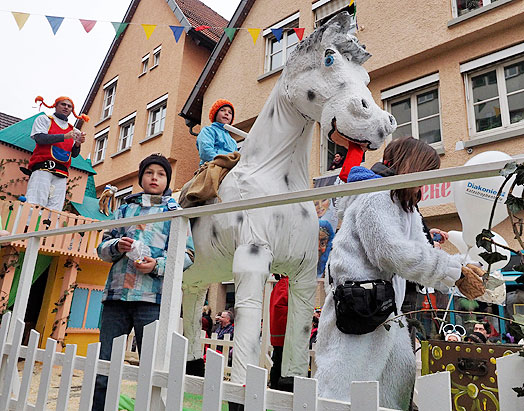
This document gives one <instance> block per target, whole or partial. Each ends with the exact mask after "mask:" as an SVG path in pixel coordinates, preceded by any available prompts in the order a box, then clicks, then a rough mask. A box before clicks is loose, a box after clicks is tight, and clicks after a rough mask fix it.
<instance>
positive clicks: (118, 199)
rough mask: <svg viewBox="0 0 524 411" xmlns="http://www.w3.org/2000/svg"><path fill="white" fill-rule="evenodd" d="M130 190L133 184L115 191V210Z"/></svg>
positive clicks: (131, 190)
mask: <svg viewBox="0 0 524 411" xmlns="http://www.w3.org/2000/svg"><path fill="white" fill-rule="evenodd" d="M132 192H133V186H129V187H126V188H123V189H121V190H118V191H117V192H116V193H115V210H116V209H118V207H120V206H121V205H122V201H123V200H124V198H126V197H127V196H128V195H129V194H131V193H132Z"/></svg>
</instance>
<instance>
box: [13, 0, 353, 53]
mask: <svg viewBox="0 0 524 411" xmlns="http://www.w3.org/2000/svg"><path fill="white" fill-rule="evenodd" d="M352 1H354V0H352ZM4 11H5V10H4ZM11 14H12V15H13V17H14V19H15V21H16V24H17V25H18V29H19V30H22V28H23V27H24V25H25V24H26V22H27V20H28V18H29V16H31V15H32V14H30V13H22V12H17V11H11ZM45 18H46V19H47V22H48V23H49V26H50V27H51V30H52V32H53V35H56V33H57V32H58V30H59V29H60V26H61V25H62V23H63V21H64V19H72V20H78V21H79V22H80V24H81V25H82V27H83V29H84V30H85V32H86V33H89V32H90V31H91V30H92V29H93V28H94V27H95V25H96V24H97V23H111V24H112V26H113V28H114V30H115V37H119V36H120V35H121V34H122V33H123V32H124V30H125V29H126V28H127V27H128V26H129V25H136V26H142V28H143V30H144V34H145V36H146V38H147V39H149V38H150V37H151V35H152V34H153V32H154V31H155V29H156V28H157V27H169V29H170V30H171V31H172V33H173V37H174V38H175V41H176V42H177V43H178V40H179V39H180V37H181V35H182V33H183V32H184V30H185V29H188V28H194V30H195V31H204V30H209V29H222V30H223V31H224V33H225V34H226V36H227V37H228V38H229V40H230V41H233V38H234V37H235V34H236V33H237V31H238V30H247V31H248V32H249V34H250V35H251V38H252V39H253V44H256V42H257V39H258V37H259V36H260V32H261V31H262V29H260V28H241V27H214V26H206V25H202V26H197V27H186V26H170V25H164V24H141V23H125V22H114V21H111V22H108V21H103V20H87V19H77V18H72V17H60V16H48V15H45ZM290 30H293V31H294V32H295V33H296V35H297V37H298V39H299V40H300V41H302V39H303V37H304V30H305V29H304V28H303V27H280V28H272V29H271V32H272V34H273V35H274V36H275V38H276V40H277V41H278V42H280V40H282V35H283V33H284V32H285V31H290Z"/></svg>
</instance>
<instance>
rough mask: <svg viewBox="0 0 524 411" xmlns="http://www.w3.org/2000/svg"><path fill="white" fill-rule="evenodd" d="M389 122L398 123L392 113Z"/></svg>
mask: <svg viewBox="0 0 524 411" xmlns="http://www.w3.org/2000/svg"><path fill="white" fill-rule="evenodd" d="M389 122H390V123H391V125H393V124H395V123H396V121H395V117H393V116H392V115H391V114H390V115H389Z"/></svg>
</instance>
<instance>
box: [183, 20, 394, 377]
mask: <svg viewBox="0 0 524 411" xmlns="http://www.w3.org/2000/svg"><path fill="white" fill-rule="evenodd" d="M350 29H351V23H350V16H349V14H348V13H341V14H338V15H337V16H335V17H333V18H332V19H331V20H330V21H328V22H327V23H326V24H325V25H323V26H321V27H319V28H318V29H316V30H315V31H314V32H313V33H312V34H311V35H310V36H309V37H307V38H306V39H304V40H303V41H302V42H300V43H299V45H298V46H297V48H296V49H295V50H294V51H293V53H292V54H291V56H290V58H289V59H288V61H287V63H286V66H285V68H284V70H283V71H282V74H281V76H280V78H279V80H278V81H277V83H276V85H275V87H274V89H273V91H272V92H271V94H270V96H269V98H268V100H267V102H266V104H265V105H264V107H263V109H262V111H261V112H260V114H259V116H258V117H257V120H256V121H255V123H254V124H253V127H252V128H251V130H250V132H249V135H248V137H247V138H246V140H245V142H244V145H243V148H242V156H241V158H240V161H239V162H238V164H237V165H236V166H235V167H234V168H233V169H232V170H231V171H230V172H229V174H228V175H227V176H226V177H225V178H224V180H223V181H222V184H221V185H220V189H219V193H218V194H219V197H220V198H221V200H222V201H223V202H227V201H238V200H244V199H248V198H257V197H259V198H260V197H262V198H263V197H266V196H269V195H276V194H286V193H290V192H294V191H299V190H306V189H308V188H310V183H311V180H310V176H309V160H310V151H311V144H312V134H313V129H314V127H315V122H319V123H320V125H321V130H322V133H323V134H324V135H326V136H327V135H330V134H332V133H333V132H335V131H337V132H338V133H339V134H340V135H342V136H344V137H345V138H347V139H351V140H352V141H353V142H355V143H357V144H359V145H362V146H365V147H366V149H369V150H376V149H378V148H379V147H380V146H381V145H382V143H383V142H384V139H385V137H386V136H387V135H389V134H391V133H392V132H393V131H394V130H395V127H396V122H395V119H394V118H393V116H391V115H390V114H389V113H387V112H386V111H384V110H382V109H381V108H379V107H378V106H377V105H376V103H375V102H374V101H373V97H372V95H371V92H370V91H369V89H368V88H367V84H368V83H369V76H368V74H367V72H366V70H365V69H364V68H363V67H362V64H363V63H364V62H365V61H366V60H367V59H368V58H369V57H370V54H369V53H368V52H367V51H366V50H365V48H364V47H363V46H361V45H360V44H359V42H358V40H357V39H356V37H354V36H352V35H351V34H349V31H350ZM192 232H193V239H194V242H195V249H196V255H197V258H196V259H195V264H194V265H193V266H192V267H191V268H190V269H188V270H187V271H186V272H185V273H184V280H183V291H184V296H183V312H184V316H183V318H184V335H185V336H186V337H187V338H188V340H189V346H188V367H187V370H188V372H191V371H198V370H199V369H200V372H201V367H202V366H203V364H202V360H201V358H202V348H201V343H200V340H199V338H200V328H201V327H200V318H201V310H202V305H203V303H204V298H205V295H206V291H207V287H208V285H209V284H211V283H217V282H221V281H228V280H231V278H233V279H234V281H235V349H234V355H233V365H232V366H233V370H232V376H231V380H232V381H233V382H236V383H244V382H245V378H246V369H247V365H248V364H253V365H258V364H259V356H260V341H259V335H260V321H261V317H262V299H263V291H264V285H265V282H266V280H267V279H268V277H269V275H270V273H272V272H276V273H280V274H283V275H286V276H288V277H289V301H288V303H289V310H288V317H287V318H288V321H287V325H286V333H285V334H286V337H285V342H284V349H283V360H282V377H284V379H285V378H289V379H292V377H293V376H306V375H307V371H308V359H309V358H308V344H309V335H310V331H311V313H312V312H313V306H314V297H315V291H316V284H317V282H316V267H317V260H318V218H317V215H316V212H315V207H314V205H313V202H312V201H311V202H306V203H298V204H287V205H279V206H274V207H270V208H259V209H253V210H242V211H238V212H232V213H227V214H220V215H210V216H205V217H199V218H197V219H194V220H193V221H192Z"/></svg>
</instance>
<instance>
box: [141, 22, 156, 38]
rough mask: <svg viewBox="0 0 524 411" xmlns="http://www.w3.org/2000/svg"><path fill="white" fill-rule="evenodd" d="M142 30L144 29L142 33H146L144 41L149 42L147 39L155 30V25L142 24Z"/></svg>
mask: <svg viewBox="0 0 524 411" xmlns="http://www.w3.org/2000/svg"><path fill="white" fill-rule="evenodd" d="M142 28H143V29H144V33H146V39H148V40H149V37H151V34H153V32H154V31H155V29H156V24H142Z"/></svg>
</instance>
